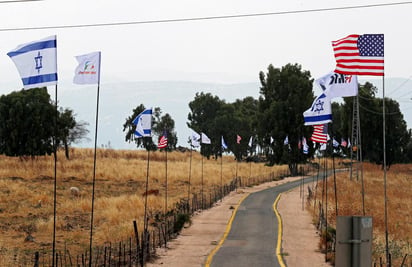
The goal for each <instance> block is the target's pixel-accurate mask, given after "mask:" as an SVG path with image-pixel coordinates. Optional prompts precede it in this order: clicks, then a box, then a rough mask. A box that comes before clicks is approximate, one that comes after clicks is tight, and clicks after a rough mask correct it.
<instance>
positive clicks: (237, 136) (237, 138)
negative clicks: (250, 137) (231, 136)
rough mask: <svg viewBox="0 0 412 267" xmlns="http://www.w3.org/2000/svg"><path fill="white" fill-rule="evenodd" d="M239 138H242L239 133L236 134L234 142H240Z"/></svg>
mask: <svg viewBox="0 0 412 267" xmlns="http://www.w3.org/2000/svg"><path fill="white" fill-rule="evenodd" d="M240 140H242V137H240V135H236V143H238V144H240Z"/></svg>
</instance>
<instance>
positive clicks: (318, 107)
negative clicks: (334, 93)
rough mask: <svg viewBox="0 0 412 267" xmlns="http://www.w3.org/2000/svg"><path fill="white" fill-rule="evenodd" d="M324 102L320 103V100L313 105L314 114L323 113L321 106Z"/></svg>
mask: <svg viewBox="0 0 412 267" xmlns="http://www.w3.org/2000/svg"><path fill="white" fill-rule="evenodd" d="M324 103H325V102H324V101H321V100H320V99H319V100H318V101H317V102H316V103H315V109H314V110H313V111H314V112H321V111H323V104H324Z"/></svg>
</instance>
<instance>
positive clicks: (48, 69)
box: [7, 35, 57, 89]
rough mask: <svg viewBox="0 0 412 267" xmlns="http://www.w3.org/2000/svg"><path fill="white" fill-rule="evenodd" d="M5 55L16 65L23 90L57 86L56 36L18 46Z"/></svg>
mask: <svg viewBox="0 0 412 267" xmlns="http://www.w3.org/2000/svg"><path fill="white" fill-rule="evenodd" d="M7 55H8V56H9V57H10V58H11V60H13V62H14V64H15V65H16V68H17V70H18V71H19V74H20V77H21V80H22V81H23V87H24V89H30V88H35V87H43V86H48V85H55V84H57V41H56V35H53V36H50V37H47V38H44V39H41V40H38V41H34V42H30V43H25V44H22V45H19V46H17V47H16V48H15V49H14V50H12V51H10V52H9V53H7Z"/></svg>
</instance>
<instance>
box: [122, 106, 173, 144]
mask: <svg viewBox="0 0 412 267" xmlns="http://www.w3.org/2000/svg"><path fill="white" fill-rule="evenodd" d="M145 109H146V108H145V106H144V105H143V104H140V105H139V106H137V107H136V108H135V109H133V112H132V115H131V116H129V117H127V118H126V122H125V123H124V124H123V132H126V136H125V140H126V142H129V143H130V142H135V143H136V145H137V147H139V146H141V147H144V148H145V149H147V150H153V151H154V150H156V149H157V144H155V143H154V142H153V140H152V137H150V138H149V137H143V138H135V135H134V132H135V130H136V125H134V124H133V120H134V119H135V118H136V117H137V116H138V115H139V114H140V113H142V112H143V111H144V110H145ZM174 129H175V122H174V120H173V119H172V117H171V116H170V115H169V114H168V113H166V114H165V115H164V116H162V111H161V109H160V108H159V107H156V108H154V110H153V116H152V132H153V133H154V135H157V136H160V135H162V134H163V131H164V130H166V131H167V134H168V136H167V138H168V149H170V150H173V149H175V148H176V144H177V134H176V132H175V130H174Z"/></svg>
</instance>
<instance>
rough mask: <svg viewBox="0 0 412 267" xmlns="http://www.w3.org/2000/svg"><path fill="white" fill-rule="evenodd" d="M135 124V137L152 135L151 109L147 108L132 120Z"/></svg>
mask: <svg viewBox="0 0 412 267" xmlns="http://www.w3.org/2000/svg"><path fill="white" fill-rule="evenodd" d="M132 123H133V124H134V125H136V130H135V131H134V135H135V137H136V138H142V137H151V136H152V109H151V108H147V109H145V110H143V112H142V113H140V114H139V115H137V117H136V118H135V119H134V120H133V121H132Z"/></svg>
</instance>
